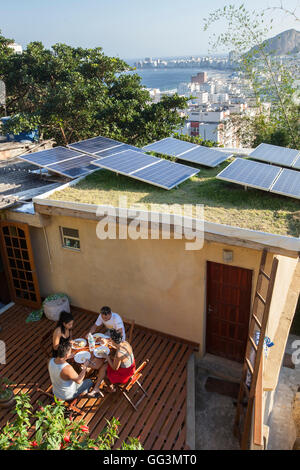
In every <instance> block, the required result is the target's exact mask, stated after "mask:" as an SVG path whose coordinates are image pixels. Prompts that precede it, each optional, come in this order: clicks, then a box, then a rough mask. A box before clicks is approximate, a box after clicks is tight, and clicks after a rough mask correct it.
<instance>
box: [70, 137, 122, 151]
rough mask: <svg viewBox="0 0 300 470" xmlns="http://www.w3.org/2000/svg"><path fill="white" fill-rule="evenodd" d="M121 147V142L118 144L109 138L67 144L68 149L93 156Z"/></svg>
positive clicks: (92, 138)
mask: <svg viewBox="0 0 300 470" xmlns="http://www.w3.org/2000/svg"><path fill="white" fill-rule="evenodd" d="M121 145H123V144H122V142H118V141H117V140H114V139H110V138H109V137H102V136H97V137H91V138H90V139H85V140H80V141H78V142H74V143H72V144H69V145H68V148H70V149H72V150H77V151H80V152H82V153H87V154H88V155H92V156H95V154H96V153H98V152H101V151H102V150H109V149H113V148H115V147H119V146H121ZM95 147H96V148H95Z"/></svg>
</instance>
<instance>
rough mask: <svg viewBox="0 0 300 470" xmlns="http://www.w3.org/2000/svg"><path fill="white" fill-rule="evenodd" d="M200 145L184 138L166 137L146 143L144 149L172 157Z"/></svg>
mask: <svg viewBox="0 0 300 470" xmlns="http://www.w3.org/2000/svg"><path fill="white" fill-rule="evenodd" d="M197 147H199V145H196V144H192V143H191V142H185V141H184V140H179V139H174V137H167V138H166V139H162V140H159V141H158V142H154V143H153V144H149V145H146V146H145V147H143V150H145V151H146V152H156V153H161V154H163V155H169V156H170V157H179V156H180V155H183V154H184V153H185V152H188V151H189V150H192V149H194V148H197Z"/></svg>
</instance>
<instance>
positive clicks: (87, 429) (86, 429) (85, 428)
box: [80, 426, 89, 432]
mask: <svg viewBox="0 0 300 470" xmlns="http://www.w3.org/2000/svg"><path fill="white" fill-rule="evenodd" d="M80 429H81V431H82V432H89V427H88V426H80Z"/></svg>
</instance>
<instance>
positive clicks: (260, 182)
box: [217, 158, 282, 191]
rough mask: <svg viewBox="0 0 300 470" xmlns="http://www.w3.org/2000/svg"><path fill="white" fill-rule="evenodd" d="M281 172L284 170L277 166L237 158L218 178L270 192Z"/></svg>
mask: <svg viewBox="0 0 300 470" xmlns="http://www.w3.org/2000/svg"><path fill="white" fill-rule="evenodd" d="M281 171H282V168H280V167H277V166H271V165H267V164H265V163H258V162H253V161H251V160H244V159H242V158H236V160H234V161H233V162H232V163H230V165H228V166H227V167H226V168H225V169H224V170H223V171H221V173H219V174H218V175H217V178H218V179H221V180H224V181H229V182H230V183H237V184H241V185H243V186H249V187H251V188H257V189H263V190H265V191H268V190H270V188H271V187H272V185H273V183H274V181H275V179H276V178H277V176H278V175H279V173H280V172H281Z"/></svg>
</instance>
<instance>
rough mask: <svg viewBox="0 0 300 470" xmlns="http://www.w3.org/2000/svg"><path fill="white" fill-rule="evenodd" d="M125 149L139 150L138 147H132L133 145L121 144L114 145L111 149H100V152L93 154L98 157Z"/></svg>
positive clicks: (107, 155)
mask: <svg viewBox="0 0 300 470" xmlns="http://www.w3.org/2000/svg"><path fill="white" fill-rule="evenodd" d="M125 150H135V151H136V152H141V149H140V148H138V147H134V145H129V144H121V145H120V146H117V147H114V148H112V149H107V150H101V151H100V152H96V153H95V154H93V155H94V156H95V157H97V159H100V158H105V157H110V156H112V155H115V154H117V153H121V152H124V151H125Z"/></svg>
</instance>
